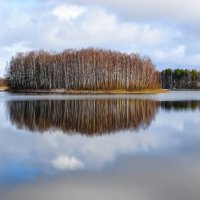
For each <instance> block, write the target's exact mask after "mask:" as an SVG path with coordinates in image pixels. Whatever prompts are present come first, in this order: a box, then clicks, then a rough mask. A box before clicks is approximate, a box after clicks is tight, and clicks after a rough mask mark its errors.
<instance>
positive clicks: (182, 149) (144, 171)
mask: <svg viewBox="0 0 200 200" xmlns="http://www.w3.org/2000/svg"><path fill="white" fill-rule="evenodd" d="M0 121H1V123H0V200H27V199H29V200H35V199H37V200H50V199H57V200H61V199H73V200H74V199H83V200H88V199H95V200H96V199H97V200H102V199H106V200H108V199H109V200H110V199H117V200H118V199H119V200H121V199H125V200H126V199H127V200H129V199H137V200H169V199H176V200H196V199H200V190H199V186H200V92H194V91H187V92H178V91H177V92H171V93H168V94H159V95H135V96H134V95H127V96H123V95H118V96H114V95H112V96H108V95H106V96H73V95H70V96H64V95H46V96H42V95H17V94H9V93H4V92H1V93H0Z"/></svg>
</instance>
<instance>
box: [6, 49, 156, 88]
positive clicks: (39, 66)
mask: <svg viewBox="0 0 200 200" xmlns="http://www.w3.org/2000/svg"><path fill="white" fill-rule="evenodd" d="M8 80H9V84H10V87H11V88H12V89H34V90H36V89H46V90H51V89H68V90H127V91H130V90H141V89H152V88H158V87H160V82H159V81H160V74H159V72H157V71H156V69H155V66H154V65H153V64H152V61H151V60H150V59H149V58H147V57H140V56H139V55H137V54H125V53H120V52H116V51H110V50H102V49H94V48H88V49H82V50H72V49H70V50H65V51H63V52H61V53H49V52H45V51H31V52H28V53H18V54H17V55H16V56H15V57H13V58H12V59H11V61H10V63H9V66H8Z"/></svg>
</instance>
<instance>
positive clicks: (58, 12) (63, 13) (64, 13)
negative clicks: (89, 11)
mask: <svg viewBox="0 0 200 200" xmlns="http://www.w3.org/2000/svg"><path fill="white" fill-rule="evenodd" d="M85 11H86V9H85V7H84V6H77V5H64V4H63V5H59V6H57V7H55V8H54V9H53V11H52V14H53V15H55V16H56V17H58V19H59V20H67V21H69V20H72V19H76V18H77V17H79V16H81V15H82V14H83V13H84V12H85Z"/></svg>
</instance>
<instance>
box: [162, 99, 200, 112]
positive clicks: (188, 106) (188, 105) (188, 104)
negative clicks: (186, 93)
mask: <svg viewBox="0 0 200 200" xmlns="http://www.w3.org/2000/svg"><path fill="white" fill-rule="evenodd" d="M160 106H161V108H162V109H164V110H166V111H168V110H175V111H180V110H182V111H183V110H196V109H199V108H200V101H162V102H161V103H160Z"/></svg>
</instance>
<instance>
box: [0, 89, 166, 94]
mask: <svg viewBox="0 0 200 200" xmlns="http://www.w3.org/2000/svg"><path fill="white" fill-rule="evenodd" d="M1 91H3V90H1ZM4 91H10V92H13V93H41V94H42V93H45V94H85V95H87V94H160V93H167V92H168V90H166V89H162V88H159V89H145V90H134V91H126V90H109V91H107V90H97V91H94V90H66V89H53V90H26V89H23V90H9V89H8V88H6V89H5V90H4Z"/></svg>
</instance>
